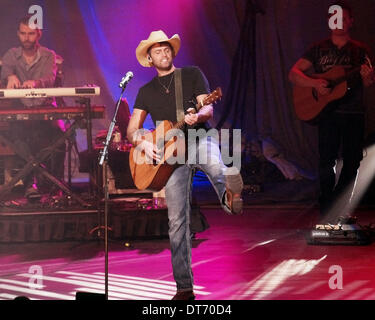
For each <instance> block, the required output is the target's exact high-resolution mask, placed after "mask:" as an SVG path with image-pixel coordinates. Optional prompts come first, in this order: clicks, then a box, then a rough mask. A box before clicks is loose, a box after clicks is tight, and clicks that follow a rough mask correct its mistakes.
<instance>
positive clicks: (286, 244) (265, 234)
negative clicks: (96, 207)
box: [0, 205, 375, 300]
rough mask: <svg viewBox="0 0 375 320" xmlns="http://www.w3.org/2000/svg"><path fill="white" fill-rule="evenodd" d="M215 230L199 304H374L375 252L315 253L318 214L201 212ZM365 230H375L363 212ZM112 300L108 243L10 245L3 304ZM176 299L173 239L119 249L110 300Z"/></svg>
mask: <svg viewBox="0 0 375 320" xmlns="http://www.w3.org/2000/svg"><path fill="white" fill-rule="evenodd" d="M201 211H202V213H203V215H204V216H205V217H206V219H207V221H208V223H209V225H210V227H209V228H208V229H207V230H205V231H203V232H200V233H197V234H196V238H195V239H194V240H193V271H194V277H195V285H196V288H195V291H196V295H197V299H199V300H348V299H350V300H373V299H375V273H374V272H373V270H374V269H375V250H374V244H370V245H366V246H342V245H334V246H333V245H331V246H327V245H308V244H307V243H306V240H305V238H304V232H305V231H306V230H309V229H310V228H311V227H312V226H313V225H314V224H315V223H316V222H317V215H318V214H317V210H316V209H314V208H308V207H304V206H301V205H299V206H291V205H288V206H276V205H273V206H272V205H267V206H261V205H260V206H248V207H246V208H245V213H244V215H242V216H228V215H226V214H225V213H224V212H223V211H222V210H221V209H219V208H215V207H205V208H201ZM356 215H357V217H358V219H359V220H358V221H359V222H360V223H361V224H369V223H371V222H375V216H374V210H373V209H371V208H362V209H359V210H357V212H356ZM76 292H93V293H95V292H98V293H104V244H103V242H102V241H59V242H41V243H13V244H9V243H2V244H0V299H3V300H11V299H14V298H15V297H17V296H27V297H29V298H30V299H42V300H45V299H53V300H74V299H75V294H76ZM174 293H175V284H174V281H173V276H172V270H171V263H170V249H169V241H168V239H167V238H157V239H152V240H134V241H130V242H129V243H125V242H124V241H120V240H116V241H111V242H110V244H109V299H119V300H133V299H140V300H144V299H147V300H148V299H154V300H169V299H170V298H171V297H172V296H173V295H174Z"/></svg>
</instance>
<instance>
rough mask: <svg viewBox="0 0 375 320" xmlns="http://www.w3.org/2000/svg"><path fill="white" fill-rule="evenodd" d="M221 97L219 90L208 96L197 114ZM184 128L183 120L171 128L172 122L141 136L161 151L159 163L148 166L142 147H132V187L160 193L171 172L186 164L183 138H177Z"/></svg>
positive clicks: (199, 106) (130, 161)
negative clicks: (133, 185)
mask: <svg viewBox="0 0 375 320" xmlns="http://www.w3.org/2000/svg"><path fill="white" fill-rule="evenodd" d="M221 97H222V91H221V88H220V87H218V88H216V89H215V90H214V91H213V92H211V93H210V94H209V95H208V96H207V97H206V98H205V99H204V100H203V101H202V102H201V104H200V105H197V106H196V107H197V109H198V110H199V109H200V108H201V107H203V106H205V105H209V104H212V103H215V102H217V101H218V100H219V99H221ZM184 126H185V120H184V119H182V120H181V121H179V122H177V123H176V124H173V123H172V122H171V121H166V120H165V121H163V122H161V123H160V124H159V125H158V126H157V127H156V129H155V130H154V131H153V132H149V133H147V134H145V135H144V136H142V139H143V140H147V141H149V142H152V143H153V144H155V145H156V146H157V147H158V149H162V150H163V156H162V157H161V161H160V162H159V163H156V162H155V161H154V162H153V163H151V162H150V161H149V160H148V159H146V156H145V152H144V151H143V150H142V148H141V146H139V147H133V148H131V150H130V154H129V166H130V172H131V175H132V177H133V181H134V184H135V186H136V187H137V188H138V189H139V190H145V189H148V190H151V191H160V190H161V189H163V188H164V186H165V185H166V183H167V182H168V179H169V177H170V176H171V175H172V173H173V171H174V170H175V169H176V168H177V167H178V166H179V165H180V164H183V163H185V136H184V137H181V138H178V137H177V135H178V136H179V133H181V131H176V129H182V128H184Z"/></svg>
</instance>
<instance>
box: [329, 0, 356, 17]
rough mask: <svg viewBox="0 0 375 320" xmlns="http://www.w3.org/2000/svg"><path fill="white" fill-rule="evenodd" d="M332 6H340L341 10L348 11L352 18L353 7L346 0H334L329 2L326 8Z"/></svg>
mask: <svg viewBox="0 0 375 320" xmlns="http://www.w3.org/2000/svg"><path fill="white" fill-rule="evenodd" d="M332 6H340V7H341V8H342V10H346V11H348V13H349V16H350V18H353V8H352V7H351V6H350V5H349V4H348V3H347V2H346V1H344V0H341V1H335V2H333V3H332V4H330V6H329V7H328V8H330V7H332Z"/></svg>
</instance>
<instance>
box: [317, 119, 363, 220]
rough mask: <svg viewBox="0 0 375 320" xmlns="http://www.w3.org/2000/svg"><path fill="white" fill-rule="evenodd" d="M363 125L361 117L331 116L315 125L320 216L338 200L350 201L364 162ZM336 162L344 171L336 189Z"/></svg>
mask: <svg viewBox="0 0 375 320" xmlns="http://www.w3.org/2000/svg"><path fill="white" fill-rule="evenodd" d="M364 122H365V121H364V115H363V114H344V113H341V114H340V113H334V112H330V113H328V114H325V115H324V117H322V118H321V119H320V121H319V123H318V128H319V156H320V157H319V178H320V198H319V203H320V209H321V214H322V215H323V216H324V215H325V214H326V213H327V212H328V210H329V209H330V208H331V207H332V205H333V203H334V201H335V200H337V199H338V197H339V196H343V197H344V199H343V203H345V202H346V203H347V202H348V201H349V200H350V196H351V193H352V191H353V187H354V183H355V178H356V176H357V171H358V168H359V166H360V162H361V160H362V159H363V142H364ZM339 158H341V159H342V160H343V167H342V170H341V173H340V177H339V179H338V182H337V184H336V186H335V171H334V167H335V165H336V160H338V159H339ZM340 198H341V197H340ZM344 214H345V213H344Z"/></svg>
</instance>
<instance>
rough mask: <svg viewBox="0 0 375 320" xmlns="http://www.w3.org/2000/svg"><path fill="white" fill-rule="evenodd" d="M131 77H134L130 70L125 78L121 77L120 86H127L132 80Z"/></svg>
mask: <svg viewBox="0 0 375 320" xmlns="http://www.w3.org/2000/svg"><path fill="white" fill-rule="evenodd" d="M131 78H133V72H131V71H128V72H127V73H126V75H125V77H123V78H122V79H121V82H120V84H119V87H120V88H125V87H126V85H127V84H128V83H129V81H130V80H131Z"/></svg>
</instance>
